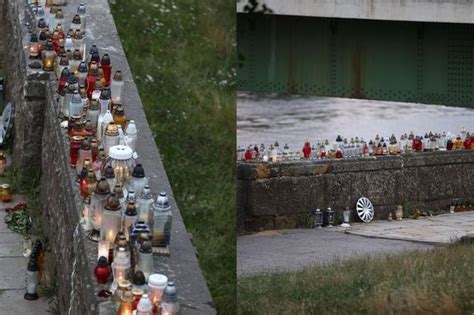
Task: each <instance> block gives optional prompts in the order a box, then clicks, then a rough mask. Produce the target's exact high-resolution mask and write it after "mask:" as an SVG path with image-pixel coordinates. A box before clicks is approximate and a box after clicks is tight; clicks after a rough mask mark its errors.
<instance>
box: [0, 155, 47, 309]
mask: <svg viewBox="0 0 474 315" xmlns="http://www.w3.org/2000/svg"><path fill="white" fill-rule="evenodd" d="M7 158H8V157H7ZM0 182H5V180H4V178H0ZM23 201H24V198H23V197H22V196H20V195H15V196H14V199H13V202H10V203H3V202H1V201H0V314H15V315H31V314H34V315H42V314H48V313H47V312H46V310H47V309H48V302H47V301H45V300H43V299H41V298H40V299H38V300H36V301H26V300H25V299H24V298H23V295H24V294H25V287H26V283H25V276H26V265H27V263H28V259H27V258H25V257H23V254H22V252H23V247H22V241H23V236H22V235H21V234H18V233H15V232H12V231H11V230H10V229H8V227H7V226H6V224H5V221H4V218H5V215H6V212H5V211H4V209H5V208H8V207H13V206H14V205H16V204H17V203H19V202H23Z"/></svg>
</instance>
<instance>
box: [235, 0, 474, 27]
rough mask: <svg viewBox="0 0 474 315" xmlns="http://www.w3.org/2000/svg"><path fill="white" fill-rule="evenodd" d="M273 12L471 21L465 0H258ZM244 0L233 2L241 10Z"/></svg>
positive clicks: (473, 15) (473, 11)
mask: <svg viewBox="0 0 474 315" xmlns="http://www.w3.org/2000/svg"><path fill="white" fill-rule="evenodd" d="M259 2H260V7H259V8H257V10H260V9H261V5H262V4H265V5H266V6H267V7H268V8H269V9H271V10H272V11H273V14H281V15H299V16H319V17H333V18H351V19H369V20H394V21H418V22H448V23H474V3H473V2H472V1H469V0H295V1H288V0H259ZM246 5H248V0H240V1H238V2H237V12H244V8H245V6H246Z"/></svg>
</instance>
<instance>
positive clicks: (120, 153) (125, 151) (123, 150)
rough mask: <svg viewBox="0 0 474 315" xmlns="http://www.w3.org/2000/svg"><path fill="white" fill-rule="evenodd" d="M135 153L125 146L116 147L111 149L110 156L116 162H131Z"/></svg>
mask: <svg viewBox="0 0 474 315" xmlns="http://www.w3.org/2000/svg"><path fill="white" fill-rule="evenodd" d="M132 154H133V151H132V149H130V148H129V147H127V146H125V145H114V146H112V147H110V149H109V156H110V157H111V158H112V159H115V160H129V159H131V158H132Z"/></svg>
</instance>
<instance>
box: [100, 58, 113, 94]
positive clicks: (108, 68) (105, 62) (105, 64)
mask: <svg viewBox="0 0 474 315" xmlns="http://www.w3.org/2000/svg"><path fill="white" fill-rule="evenodd" d="M100 64H101V66H102V69H103V71H104V79H105V86H109V85H110V80H111V76H112V65H111V64H110V57H109V54H107V53H105V54H104V55H103V56H102V59H101V61H100Z"/></svg>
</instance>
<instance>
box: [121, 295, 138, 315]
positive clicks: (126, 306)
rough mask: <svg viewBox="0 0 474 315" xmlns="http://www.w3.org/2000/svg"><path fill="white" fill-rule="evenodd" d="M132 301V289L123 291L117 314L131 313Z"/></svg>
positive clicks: (129, 314) (125, 314) (127, 314)
mask: <svg viewBox="0 0 474 315" xmlns="http://www.w3.org/2000/svg"><path fill="white" fill-rule="evenodd" d="M133 301H134V297H133V294H132V291H125V292H124V294H123V296H122V300H121V302H120V307H119V310H118V315H132V313H133V306H132V303H133Z"/></svg>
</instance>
